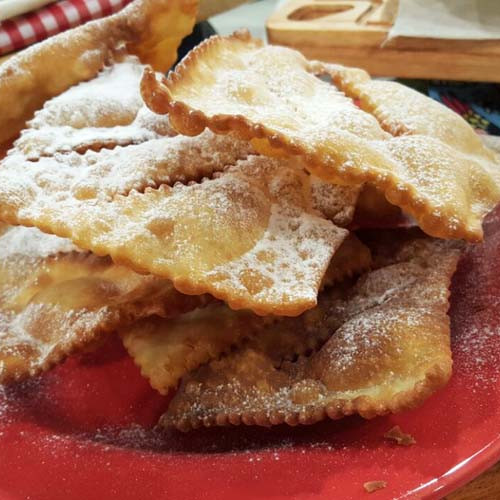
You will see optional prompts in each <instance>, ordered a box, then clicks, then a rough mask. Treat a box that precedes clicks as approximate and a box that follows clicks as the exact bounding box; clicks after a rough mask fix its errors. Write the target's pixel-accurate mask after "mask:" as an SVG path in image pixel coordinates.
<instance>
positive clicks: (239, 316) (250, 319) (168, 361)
mask: <svg viewBox="0 0 500 500" xmlns="http://www.w3.org/2000/svg"><path fill="white" fill-rule="evenodd" d="M370 263H371V257H370V250H369V249H368V247H366V246H365V245H363V243H361V241H359V239H357V238H356V236H354V235H353V234H350V235H349V236H348V237H347V238H346V239H345V240H344V243H342V245H341V247H340V248H339V250H338V251H337V253H336V254H335V255H334V256H333V259H332V261H331V262H330V265H329V267H328V270H327V272H326V274H325V278H324V281H323V286H331V285H333V284H334V283H336V282H339V281H341V280H342V279H344V278H347V277H351V276H353V275H357V274H361V272H363V271H366V269H367V268H368V267H369V266H370ZM319 311H321V306H320V307H319V308H318V307H316V308H314V309H311V310H309V311H307V312H306V313H304V314H303V315H302V316H300V318H293V319H289V318H287V319H284V318H279V317H276V316H275V317H272V316H270V317H269V316H268V317H260V316H256V315H255V314H252V313H251V312H249V311H232V310H231V309H229V308H228V307H227V306H226V305H225V304H223V303H215V304H213V305H210V306H209V307H207V308H204V309H199V310H195V311H192V312H190V313H188V314H184V315H182V316H179V317H178V318H174V319H163V318H158V317H154V318H146V319H144V320H142V321H138V322H136V323H134V324H133V325H132V326H130V327H129V328H124V329H121V330H120V332H119V333H120V335H121V337H122V339H123V343H124V345H125V347H126V348H127V350H128V352H129V354H130V355H131V356H132V358H134V361H135V363H136V364H137V365H138V366H139V368H140V369H141V373H142V374H143V375H144V376H145V377H146V378H147V379H149V381H150V383H151V385H152V387H154V388H155V389H156V390H158V391H159V392H161V393H162V394H167V393H168V391H169V390H170V389H172V388H173V387H175V386H176V385H177V383H178V382H179V380H180V379H181V377H183V376H184V375H187V374H188V373H189V372H191V371H193V370H195V369H196V368H198V367H199V366H201V365H202V364H204V363H207V362H209V361H211V360H213V359H217V358H219V356H220V355H221V354H224V353H227V352H229V350H230V349H231V348H234V347H235V346H237V345H239V344H241V343H242V342H243V341H244V340H248V339H250V338H252V337H254V336H258V337H259V339H261V341H262V339H263V336H262V335H261V333H262V332H261V330H262V329H263V328H265V327H266V326H267V325H274V326H273V335H270V336H269V337H266V339H267V340H269V341H272V342H274V341H275V340H277V342H275V344H274V348H273V354H274V355H276V356H277V357H278V358H280V359H281V356H282V355H283V354H282V352H283V350H284V349H285V350H286V352H287V353H291V354H292V355H298V354H303V353H305V352H306V351H307V349H311V348H313V347H317V345H318V343H319V342H321V341H322V340H324V339H325V335H326V334H327V332H326V331H325V329H314V327H313V328H312V329H311V331H309V330H308V325H314V324H315V322H316V321H317V318H318V312H319ZM299 325H301V327H299ZM278 329H280V331H281V332H283V335H281V336H279V335H278V334H277V333H276V332H277V330H278ZM292 330H293V332H295V333H292ZM278 342H279V343H280V344H279V345H278ZM285 355H286V353H285Z"/></svg>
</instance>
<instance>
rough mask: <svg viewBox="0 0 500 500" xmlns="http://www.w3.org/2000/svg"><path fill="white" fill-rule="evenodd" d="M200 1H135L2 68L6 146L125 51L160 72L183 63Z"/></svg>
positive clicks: (1, 129) (1, 126) (1, 125)
mask: <svg viewBox="0 0 500 500" xmlns="http://www.w3.org/2000/svg"><path fill="white" fill-rule="evenodd" d="M197 3H198V2H197V1H196V0H135V1H133V2H132V3H131V4H130V5H129V6H127V7H126V8H124V9H123V10H121V11H120V12H118V13H117V14H115V15H112V16H108V17H105V18H103V19H100V20H97V21H92V22H89V23H87V24H85V25H83V26H80V27H77V28H74V29H71V30H69V31H66V32H64V33H61V34H59V35H56V36H53V37H51V38H49V39H47V40H46V41H44V42H41V43H38V44H36V45H34V46H32V47H30V48H29V49H27V50H25V51H23V52H22V53H20V54H18V55H16V56H14V57H12V58H11V59H10V60H8V61H7V62H5V63H3V64H2V65H1V66H0V109H1V110H2V113H1V115H0V147H1V144H2V143H4V142H6V141H8V140H10V139H12V138H14V137H15V136H16V135H17V134H18V133H19V131H20V130H21V129H22V128H23V126H24V124H25V122H26V121H27V120H28V119H30V118H31V117H32V115H33V113H34V112H35V111H36V110H37V109H39V108H41V107H42V105H43V103H44V102H45V101H47V100H48V99H50V98H51V97H54V96H56V95H58V94H60V93H62V92H64V91H65V90H67V89H68V88H70V87H71V86H73V85H75V84H77V83H79V82H82V81H85V80H89V79H91V78H94V77H95V76H96V75H97V73H98V72H99V71H100V70H102V69H103V67H104V66H105V65H106V64H109V63H110V62H111V61H113V60H117V59H119V58H120V57H121V55H122V53H123V51H124V49H126V51H127V53H129V54H135V55H137V56H139V57H140V58H141V60H142V61H143V62H145V63H149V64H151V65H152V66H153V67H154V68H156V69H157V70H158V71H166V70H167V69H168V68H170V66H171V65H172V64H173V63H174V62H175V60H176V58H177V48H178V46H179V45H180V43H181V41H182V39H183V38H184V37H185V36H186V35H188V34H189V33H190V32H191V30H192V28H193V25H194V22H195V18H196V9H197Z"/></svg>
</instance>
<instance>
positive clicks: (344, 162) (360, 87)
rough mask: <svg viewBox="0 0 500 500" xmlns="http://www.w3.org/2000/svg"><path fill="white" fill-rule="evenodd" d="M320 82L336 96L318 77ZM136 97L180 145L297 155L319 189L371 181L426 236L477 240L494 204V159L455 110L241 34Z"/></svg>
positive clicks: (499, 171)
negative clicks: (215, 142)
mask: <svg viewBox="0 0 500 500" xmlns="http://www.w3.org/2000/svg"><path fill="white" fill-rule="evenodd" d="M325 73H327V74H332V75H333V78H334V81H335V83H336V85H337V86H335V85H332V84H330V83H328V82H325V81H323V80H321V79H320V78H317V76H316V75H318V74H325ZM142 94H143V97H144V99H145V101H146V102H147V104H148V106H149V107H150V108H151V109H152V110H153V111H155V112H157V113H168V114H169V116H170V120H171V123H172V125H173V127H174V128H175V129H176V130H178V131H179V132H181V133H183V134H187V135H196V134H199V133H200V132H202V131H203V130H204V129H205V127H208V128H210V129H211V130H213V131H214V132H216V133H219V134H226V133H228V132H231V133H233V134H236V135H237V136H238V137H241V138H243V139H245V140H251V141H252V143H253V145H254V147H255V148H256V149H257V150H258V151H259V152H261V153H263V154H267V155H270V156H283V155H284V154H285V155H300V157H301V158H302V160H303V162H304V165H305V166H306V167H307V168H308V169H309V170H310V171H311V172H312V173H313V174H315V175H316V176H318V177H319V178H321V179H323V180H325V181H328V182H332V183H336V184H347V185H356V186H358V185H360V184H362V183H365V182H368V183H370V184H372V185H373V186H374V187H376V188H377V189H378V190H380V191H381V192H382V193H383V194H384V195H385V197H386V198H387V200H388V201H389V202H390V203H392V204H394V205H397V206H399V207H401V208H402V209H403V210H404V211H406V212H407V213H409V214H410V215H412V216H413V217H414V218H415V219H416V220H417V222H418V224H419V226H420V227H421V228H422V229H423V230H424V231H425V232H427V233H428V234H430V235H432V236H437V237H441V238H445V239H452V238H455V239H467V240H471V241H478V240H481V239H482V234H483V233H482V227H481V223H482V220H483V218H484V216H485V215H486V214H487V213H488V212H489V211H490V210H492V209H493V208H494V207H495V205H496V204H497V203H498V202H499V201H500V161H499V159H498V156H496V155H495V154H494V153H493V152H492V151H490V150H488V149H487V148H486V147H484V146H483V145H482V144H481V142H480V140H479V138H478V137H476V134H475V133H474V131H473V130H472V128H471V127H469V126H468V125H467V124H466V123H465V122H464V121H463V120H462V119H461V118H460V117H458V115H456V114H455V113H454V112H453V111H451V110H449V109H446V108H445V107H444V106H441V105H440V104H438V103H434V102H432V100H431V99H429V98H427V97H424V96H420V95H418V94H417V93H416V92H414V91H412V90H410V89H407V88H405V87H403V86H402V85H400V84H398V83H394V82H374V81H371V80H370V79H369V77H368V75H367V74H366V73H365V72H363V71H360V70H356V69H350V68H340V67H338V66H332V65H326V64H322V63H319V62H311V61H308V60H306V59H305V58H304V57H303V56H302V55H301V54H300V53H299V52H297V51H294V50H291V49H288V48H284V47H276V46H265V45H263V43H262V42H261V41H259V40H255V39H252V38H251V37H250V35H249V34H248V32H238V33H235V34H234V35H232V36H230V37H212V38H211V39H209V40H208V41H205V42H204V43H202V44H201V45H200V46H198V47H197V48H195V49H194V50H193V51H192V52H191V53H190V54H189V55H188V56H187V57H186V58H185V59H184V60H183V62H182V63H181V64H179V65H178V66H177V68H176V69H175V71H173V72H171V73H170V74H169V76H168V78H164V77H162V78H161V79H160V80H158V79H157V77H156V76H155V75H154V73H152V72H151V71H147V72H146V73H145V75H144V78H143V82H142ZM346 94H347V95H346ZM349 96H351V97H353V98H359V99H360V100H361V104H362V108H363V109H360V108H359V107H357V106H356V105H355V104H354V102H353V100H352V99H351V98H350V97H349Z"/></svg>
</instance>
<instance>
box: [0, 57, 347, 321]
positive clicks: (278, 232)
mask: <svg viewBox="0 0 500 500" xmlns="http://www.w3.org/2000/svg"><path fill="white" fill-rule="evenodd" d="M138 65H139V64H138V63H137V61H134V60H130V59H127V60H126V61H124V62H122V63H120V64H115V65H114V66H112V67H111V68H107V69H105V70H104V71H103V72H102V73H101V74H100V76H99V77H98V78H97V79H95V80H93V81H91V82H86V83H83V84H81V85H79V86H78V87H75V88H73V89H70V90H69V91H68V92H66V93H65V94H63V95H61V96H59V97H56V98H54V99H53V100H51V101H49V102H47V103H46V105H45V106H44V109H43V110H42V111H40V113H38V114H37V116H36V117H35V119H34V120H33V121H32V122H31V124H30V128H29V129H27V130H26V131H25V132H23V134H22V137H21V139H20V140H19V141H18V142H17V143H16V146H15V147H14V148H13V149H12V150H11V151H10V152H9V155H8V156H7V158H5V159H4V160H3V161H2V162H1V163H0V219H2V220H4V221H6V222H9V223H11V224H23V225H27V226H31V225H35V226H37V227H39V228H40V229H42V230H43V231H45V232H49V233H54V234H56V235H58V236H61V237H68V238H70V239H72V240H73V241H75V243H76V244H77V245H78V246H79V247H80V248H85V249H87V250H91V251H93V252H94V253H95V254H97V255H111V257H112V258H113V259H114V260H115V262H117V263H123V264H125V265H127V266H129V267H131V268H133V269H135V270H136V271H138V272H142V273H152V274H156V275H158V276H161V277H164V278H168V279H172V280H173V282H174V285H175V286H176V287H177V288H178V289H179V290H180V291H182V292H185V293H189V294H194V295H200V294H203V293H206V292H208V293H212V294H213V295H215V296H216V297H218V298H221V299H223V300H227V302H228V303H229V304H230V305H231V306H232V307H234V308H238V309H239V308H249V309H252V310H254V311H255V312H258V313H260V314H273V313H274V314H283V315H297V314H300V313H301V312H303V311H304V310H305V309H307V308H310V307H313V306H314V305H315V303H316V295H317V291H318V287H319V284H320V281H321V278H322V276H323V274H324V271H325V269H326V267H327V264H328V261H329V260H330V259H331V256H332V255H333V253H334V252H335V250H336V249H337V247H338V246H339V245H340V243H341V242H342V240H343V239H344V238H345V236H346V235H347V232H346V231H343V230H340V229H338V228H337V227H336V226H334V225H333V224H332V223H331V222H330V221H328V220H327V219H326V218H325V217H333V218H338V219H339V220H341V221H343V222H345V223H347V222H348V221H349V213H348V212H349V211H351V212H352V210H351V209H352V207H353V205H354V199H355V198H354V197H353V196H351V194H350V193H349V195H347V194H346V193H345V192H344V191H343V190H342V189H339V190H337V191H335V190H334V191H333V192H330V193H329V196H325V197H324V199H323V200H322V201H323V202H324V203H322V205H321V207H319V208H320V209H324V210H327V211H328V215H322V214H321V213H320V211H317V210H316V205H315V201H314V200H313V196H312V187H311V183H312V181H311V177H310V176H309V175H307V174H306V173H304V171H303V170H301V169H300V168H299V167H298V166H297V165H296V164H295V162H293V161H291V160H288V159H283V160H273V159H269V158H266V157H259V156H255V155H251V153H252V152H253V150H252V147H251V146H250V144H249V143H248V142H245V141H239V140H236V139H235V138H233V137H231V136H217V135H215V134H213V133H212V132H211V131H209V130H207V131H205V132H204V133H203V134H201V135H200V136H198V137H196V138H190V137H182V136H175V137H171V136H168V137H160V138H152V139H151V138H150V139H148V137H147V136H148V134H150V133H151V134H153V137H155V135H154V134H157V133H158V132H157V131H155V126H156V125H158V121H159V122H162V120H158V118H156V119H152V118H151V114H150V115H149V119H148V120H146V123H144V124H143V126H141V127H139V126H138V124H137V122H138V119H139V114H140V111H141V110H139V112H138V111H137V109H138V106H139V105H140V104H139V103H138V102H137V99H136V97H137V96H136V94H134V92H136V87H135V85H134V81H135V80H134V79H135V78H136V75H137V70H136V67H137V66H138ZM123 74H126V75H128V77H127V78H119V76H120V75H123ZM118 81H119V82H120V86H121V90H120V92H117V93H116V100H115V101H114V102H111V103H110V104H109V107H110V109H111V110H112V111H111V112H109V113H108V112H107V111H106V109H107V108H106V106H104V110H101V109H99V108H93V109H90V110H89V109H87V108H88V107H89V105H90V103H91V102H92V100H91V98H93V97H94V96H97V102H99V97H98V96H99V95H100V93H104V94H105V95H106V94H108V92H109V88H108V87H109V85H110V82H118ZM103 89H104V90H103ZM115 90H116V89H115ZM82 95H83V98H82ZM68 96H69V97H68ZM122 104H123V110H122V113H121V115H120V116H121V118H117V116H118V115H115V112H114V110H115V109H116V108H119V107H120V106H121V105H122ZM148 113H149V112H148ZM135 114H136V118H135V119H134V121H133V123H132V124H130V125H119V124H118V125H117V123H127V122H129V121H130V120H131V119H132V118H133V116H134V115H135ZM111 118H113V119H111ZM110 120H111V121H110ZM117 120H119V122H117ZM163 121H164V120H163ZM66 124H67V125H66ZM80 127H83V128H80ZM120 127H121V128H120ZM61 128H62V130H61ZM117 129H119V133H118V132H117ZM59 131H61V133H60V134H59ZM167 133H168V130H167ZM106 134H109V137H111V138H113V137H114V138H115V139H114V140H115V142H116V137H118V136H119V135H120V134H122V135H121V137H122V138H123V137H126V138H127V141H130V140H133V142H136V141H137V142H138V143H137V144H135V143H133V144H129V145H126V146H123V147H122V146H120V145H119V144H118V145H116V144H115V146H114V147H112V146H113V144H111V145H110V147H109V148H105V149H99V150H98V151H93V150H92V149H93V146H94V145H95V141H97V142H98V143H99V141H101V140H102V138H103V137H106ZM82 137H83V139H82ZM59 138H62V141H63V142H58V141H59ZM143 140H145V142H141V141H143ZM64 144H66V145H68V147H67V149H68V151H67V152H66V148H65V147H63V146H64ZM77 146H78V147H77ZM80 146H82V148H83V150H84V153H83V154H80V153H79V152H78V149H79V147H80ZM74 149H76V150H74ZM57 151H59V152H61V151H62V153H63V154H60V153H57ZM51 153H54V155H53V156H51ZM249 155H251V156H249ZM240 160H241V161H240ZM231 165H233V167H232V168H229V167H230V166H231ZM223 170H225V172H224V173H223V174H221V175H220V176H217V175H215V173H216V172H219V171H223ZM205 177H207V179H204V178H205ZM197 183H199V184H197ZM151 188H152V189H151ZM344 199H345V203H344V202H343V201H342V200H344ZM344 205H345V206H346V209H345V210H344ZM349 207H351V209H349ZM336 214H338V217H337V215H336Z"/></svg>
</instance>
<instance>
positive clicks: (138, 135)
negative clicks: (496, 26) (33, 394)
mask: <svg viewBox="0 0 500 500" xmlns="http://www.w3.org/2000/svg"><path fill="white" fill-rule="evenodd" d="M195 3H196V2H194V1H192V0H170V1H168V0H161V1H158V0H154V1H153V0H136V1H135V2H133V3H132V4H131V5H130V6H129V7H127V8H126V9H125V10H124V11H122V12H121V13H120V14H117V15H115V16H111V17H109V18H107V19H105V20H101V21H98V22H94V23H89V24H87V25H85V26H84V27H81V28H77V29H75V30H71V31H69V32H66V33H65V34H63V35H59V36H57V37H54V38H53V39H51V40H50V41H48V42H44V43H41V44H39V45H36V46H34V47H33V48H31V49H29V50H28V51H27V52H25V53H23V54H22V55H19V56H16V57H14V58H12V59H11V60H10V61H9V62H7V63H6V64H4V65H3V66H0V106H1V109H2V115H1V117H0V121H1V123H2V127H0V142H3V143H4V146H3V149H4V150H5V151H8V152H7V153H4V154H3V159H2V160H1V162H0V221H1V224H2V225H0V382H2V383H15V382H16V381H19V380H22V379H24V378H26V377H31V376H36V375H39V374H40V373H41V372H43V371H45V370H48V369H50V368H51V367H53V366H55V365H56V364H58V363H61V362H63V360H64V359H65V358H66V357H67V356H70V355H73V354H75V353H77V352H79V351H82V350H86V351H88V350H89V349H90V348H93V347H95V348H97V347H98V346H99V345H100V343H101V342H102V340H103V339H106V337H108V336H110V335H112V334H115V333H116V334H118V335H120V336H121V338H122V340H123V343H124V345H125V347H126V349H127V351H128V352H129V354H130V355H131V356H132V357H133V359H134V361H135V362H136V364H137V365H138V366H139V368H140V370H141V372H142V374H143V375H144V376H145V377H147V378H148V379H149V381H150V383H151V385H152V387H154V388H155V389H156V390H158V391H159V392H160V393H162V394H167V393H169V392H170V391H173V390H176V393H175V396H174V397H173V399H172V401H171V403H170V405H169V407H168V409H167V411H166V413H165V414H164V415H163V417H162V418H161V420H160V425H162V426H168V427H170V426H172V427H176V428H179V429H181V430H189V429H192V428H197V427H200V426H213V425H228V424H240V423H244V424H249V425H251V424H256V425H267V426H268V425H274V424H280V423H287V424H290V425H295V424H299V423H301V424H309V423H314V422H317V421H319V420H321V419H324V418H325V417H327V416H328V417H330V418H333V419H336V418H340V417H343V416H345V415H351V414H354V413H358V414H360V415H362V416H363V417H367V418H370V417H374V416H377V415H383V414H386V413H389V412H398V411H401V410H403V409H406V408H410V407H413V406H415V405H417V404H419V403H421V402H422V401H423V400H424V399H425V398H426V397H428V396H429V395H430V394H431V393H433V392H434V391H436V390H437V389H439V388H440V387H442V386H443V385H444V384H445V383H446V382H447V380H448V379H449V377H450V374H451V369H452V360H451V351H450V326H449V319H448V316H447V310H448V305H449V304H448V297H449V286H450V281H451V277H452V275H453V273H454V270H455V268H456V265H457V262H458V259H459V256H460V252H461V250H462V248H463V246H464V245H465V244H466V243H464V240H465V242H477V241H480V240H481V239H482V228H481V224H482V220H483V219H484V217H485V216H486V214H487V213H488V212H489V211H491V210H492V209H493V208H494V207H495V205H496V204H497V203H498V202H499V201H500V164H499V159H498V158H497V157H496V156H495V154H494V153H493V152H492V151H490V150H488V149H487V148H486V147H485V146H483V144H482V142H481V141H480V139H479V138H478V137H477V136H476V135H475V133H474V131H473V130H472V129H471V128H470V127H469V126H468V125H467V124H466V123H465V122H464V121H463V120H462V119H461V118H460V117H459V116H458V115H456V114H454V113H453V112H452V111H450V110H448V109H445V108H444V107H442V106H441V105H439V104H437V103H435V102H433V101H431V100H429V99H428V98H426V97H424V96H422V95H420V94H418V93H416V92H414V91H413V90H410V89H408V88H406V87H403V86H401V85H399V84H397V83H394V82H388V81H373V80H371V79H370V77H369V76H368V75H367V74H366V73H365V72H364V71H362V70H359V69H353V68H346V67H341V66H334V65H329V64H323V63H320V62H313V61H308V60H306V59H305V58H304V57H303V56H302V55H300V54H299V53H298V52H295V51H293V50H290V49H286V48H281V47H272V46H266V45H264V44H262V43H261V42H259V41H257V40H253V39H252V38H251V37H250V36H249V35H248V33H244V32H242V33H237V34H235V35H233V36H231V37H226V38H224V37H213V38H211V39H209V40H208V41H206V42H204V43H203V44H201V45H200V46H199V47H197V48H196V49H194V50H193V51H192V52H191V53H190V54H189V55H188V56H187V57H186V58H185V59H184V61H182V62H181V63H180V64H179V65H178V66H177V68H176V69H175V70H174V71H172V72H170V74H169V76H168V77H167V78H165V77H164V76H163V74H162V73H159V72H158V71H160V72H162V71H164V70H165V69H166V68H167V67H169V66H170V65H171V64H172V63H173V61H174V59H175V49H176V47H177V46H178V44H179V43H180V41H181V39H182V37H183V36H185V35H186V34H188V33H189V31H190V29H191V28H192V25H193V23H194V20H195V16H196V5H195ZM325 76H327V77H329V79H327V78H325ZM0 150H1V149H0ZM394 210H401V211H403V212H404V213H406V214H408V215H410V216H412V218H413V220H414V221H416V224H418V227H417V226H414V227H411V228H405V229H401V228H399V229H396V228H393V229H390V228H385V229H378V230H377V229H373V228H372V229H370V230H366V229H365V230H363V229H362V226H363V224H362V222H361V223H360V222H359V221H358V222H357V223H356V224H354V222H353V218H354V217H355V214H356V213H358V212H365V213H366V212H367V211H368V212H370V216H371V219H372V222H373V221H376V220H377V217H378V216H379V215H380V214H386V213H387V212H388V211H389V212H394ZM372 226H373V223H372ZM355 227H356V228H358V229H356V230H354V229H353V228H355ZM360 227H361V228H360Z"/></svg>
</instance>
